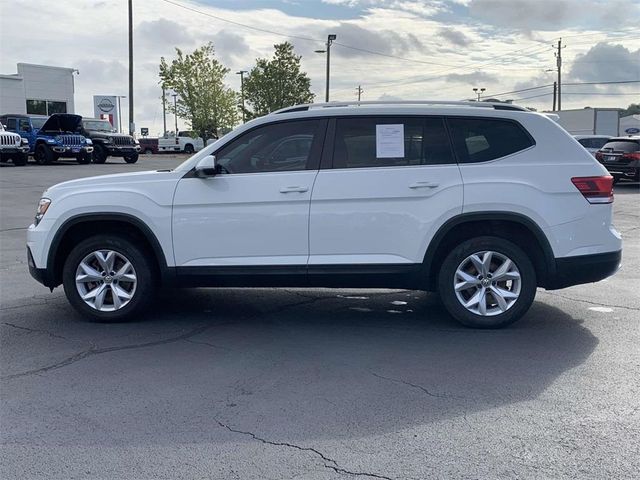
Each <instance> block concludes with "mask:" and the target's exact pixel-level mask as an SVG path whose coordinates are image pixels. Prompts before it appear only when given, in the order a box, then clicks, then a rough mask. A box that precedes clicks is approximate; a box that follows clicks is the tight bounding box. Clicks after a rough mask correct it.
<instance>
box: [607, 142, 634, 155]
mask: <svg viewBox="0 0 640 480" xmlns="http://www.w3.org/2000/svg"><path fill="white" fill-rule="evenodd" d="M602 150H606V151H609V152H623V153H632V152H637V151H639V150H640V141H638V140H616V141H614V142H608V143H607V144H606V145H605V146H604V147H602Z"/></svg>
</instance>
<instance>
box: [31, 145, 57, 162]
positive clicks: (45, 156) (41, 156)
mask: <svg viewBox="0 0 640 480" xmlns="http://www.w3.org/2000/svg"><path fill="white" fill-rule="evenodd" d="M34 158H35V160H36V163H37V164H38V165H49V164H50V163H53V162H54V161H55V160H56V158H55V154H54V153H53V151H51V149H50V148H49V147H48V146H47V145H45V144H44V143H41V144H39V145H38V146H37V147H36V151H35V154H34Z"/></svg>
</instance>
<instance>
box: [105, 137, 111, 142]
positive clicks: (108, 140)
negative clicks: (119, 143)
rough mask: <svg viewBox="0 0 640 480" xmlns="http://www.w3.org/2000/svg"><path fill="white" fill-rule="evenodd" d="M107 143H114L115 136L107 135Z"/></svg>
mask: <svg viewBox="0 0 640 480" xmlns="http://www.w3.org/2000/svg"><path fill="white" fill-rule="evenodd" d="M104 142H105V143H113V137H107V138H105V139H104Z"/></svg>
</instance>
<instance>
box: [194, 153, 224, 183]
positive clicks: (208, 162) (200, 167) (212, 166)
mask: <svg viewBox="0 0 640 480" xmlns="http://www.w3.org/2000/svg"><path fill="white" fill-rule="evenodd" d="M217 173H219V171H218V169H217V168H216V157H214V156H213V155H207V156H206V157H204V158H201V159H200V161H199V162H198V163H197V164H196V177H199V178H207V177H214V176H215V175H216V174H217Z"/></svg>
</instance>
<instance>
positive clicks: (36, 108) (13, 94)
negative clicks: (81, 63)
mask: <svg viewBox="0 0 640 480" xmlns="http://www.w3.org/2000/svg"><path fill="white" fill-rule="evenodd" d="M17 70H18V73H14V74H9V75H6V74H0V113H29V114H36V115H51V114H52V113H74V112H75V106H74V103H73V93H74V74H75V73H78V70H76V69H75V68H66V67H51V66H47V65H33V64H30V63H18V69H17Z"/></svg>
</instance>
